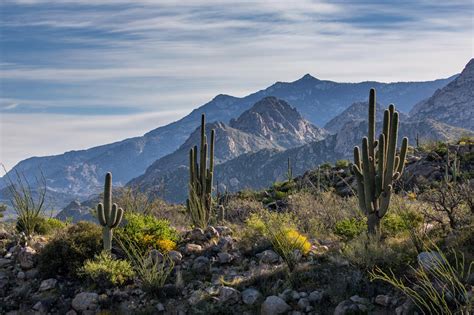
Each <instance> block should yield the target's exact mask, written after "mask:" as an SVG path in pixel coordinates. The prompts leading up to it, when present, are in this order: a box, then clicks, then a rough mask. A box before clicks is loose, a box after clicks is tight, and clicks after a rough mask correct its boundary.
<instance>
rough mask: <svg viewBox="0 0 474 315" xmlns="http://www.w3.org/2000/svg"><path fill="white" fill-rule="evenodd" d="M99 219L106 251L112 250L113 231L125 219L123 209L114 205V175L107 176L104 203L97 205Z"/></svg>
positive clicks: (108, 174)
mask: <svg viewBox="0 0 474 315" xmlns="http://www.w3.org/2000/svg"><path fill="white" fill-rule="evenodd" d="M97 217H98V219H99V223H100V225H102V240H103V243H104V250H106V251H110V250H112V237H113V232H112V231H113V229H114V228H115V227H117V226H118V225H119V224H120V221H122V217H123V209H122V208H119V207H118V206H117V204H115V203H114V204H112V173H107V174H106V175H105V185H104V203H99V204H98V205H97Z"/></svg>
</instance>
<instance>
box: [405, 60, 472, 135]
mask: <svg viewBox="0 0 474 315" xmlns="http://www.w3.org/2000/svg"><path fill="white" fill-rule="evenodd" d="M410 116H411V117H412V119H413V120H418V119H423V118H431V119H434V120H437V121H440V122H443V123H446V124H449V125H452V126H456V127H461V128H466V129H470V130H474V59H471V61H469V63H468V64H467V65H466V67H465V68H464V70H463V71H462V72H461V74H460V75H459V76H458V77H457V78H456V79H455V80H454V81H452V82H451V83H449V84H448V85H447V86H445V87H444V88H442V89H440V90H437V91H436V92H435V93H434V94H433V96H431V97H430V98H428V99H427V100H424V101H421V102H420V103H418V104H417V105H416V106H415V107H414V108H413V109H412V110H411V111H410Z"/></svg>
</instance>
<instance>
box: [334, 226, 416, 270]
mask: <svg viewBox="0 0 474 315" xmlns="http://www.w3.org/2000/svg"><path fill="white" fill-rule="evenodd" d="M342 253H343V255H344V256H345V257H346V258H347V259H348V260H349V262H351V263H352V264H354V265H356V266H358V267H360V268H363V269H367V270H371V269H372V268H374V267H375V266H386V267H389V268H392V269H395V270H400V269H403V268H405V267H406V264H407V263H410V262H412V261H413V260H414V259H415V258H416V254H417V253H416V250H415V248H414V247H413V245H412V243H411V242H410V241H409V239H408V237H407V238H388V239H385V240H380V239H379V237H378V236H372V235H367V234H366V233H362V234H361V235H359V236H357V237H355V238H354V239H353V240H351V241H349V242H348V243H345V244H344V246H343V248H342Z"/></svg>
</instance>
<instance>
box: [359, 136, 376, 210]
mask: <svg viewBox="0 0 474 315" xmlns="http://www.w3.org/2000/svg"><path fill="white" fill-rule="evenodd" d="M362 165H363V167H362V174H363V175H364V197H365V206H366V212H367V213H370V212H372V211H373V210H374V209H373V206H372V194H373V192H372V185H371V184H370V181H371V179H370V168H369V167H366V166H368V165H369V140H368V139H367V137H364V139H363V140H362Z"/></svg>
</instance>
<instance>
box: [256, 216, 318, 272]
mask: <svg viewBox="0 0 474 315" xmlns="http://www.w3.org/2000/svg"><path fill="white" fill-rule="evenodd" d="M247 224H248V226H250V227H251V228H252V229H254V230H255V232H256V233H259V234H260V235H262V236H263V237H264V238H266V239H267V240H268V241H269V242H270V243H271V244H272V247H273V249H274V250H275V251H276V252H277V253H278V254H279V255H280V256H281V257H282V258H283V260H285V262H286V264H287V265H288V269H289V270H290V271H293V270H294V269H295V267H296V265H297V263H298V261H299V259H300V257H301V255H306V254H308V253H309V251H310V250H311V243H310V242H309V241H308V239H307V238H306V236H304V235H302V234H301V233H300V232H299V231H298V230H297V228H296V223H295V221H294V218H293V216H292V215H291V214H289V213H279V212H270V211H263V212H261V213H259V214H253V215H252V216H251V217H250V219H249V220H248V222H247Z"/></svg>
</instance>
